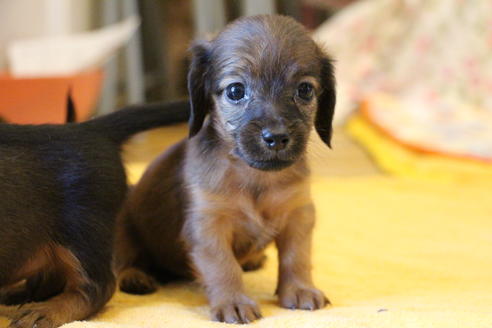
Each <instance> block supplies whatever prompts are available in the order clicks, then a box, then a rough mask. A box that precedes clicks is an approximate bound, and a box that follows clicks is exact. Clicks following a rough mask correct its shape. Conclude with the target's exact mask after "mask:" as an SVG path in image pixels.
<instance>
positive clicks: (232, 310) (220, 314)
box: [211, 295, 261, 324]
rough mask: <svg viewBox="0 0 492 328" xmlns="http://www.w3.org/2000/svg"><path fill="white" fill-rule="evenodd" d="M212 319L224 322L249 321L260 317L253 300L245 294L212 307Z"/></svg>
mask: <svg viewBox="0 0 492 328" xmlns="http://www.w3.org/2000/svg"><path fill="white" fill-rule="evenodd" d="M211 312H212V320H214V321H221V322H226V323H240V324H243V323H250V322H252V321H255V320H256V319H260V318H261V312H260V309H259V308H258V305H257V304H256V302H255V301H253V300H252V299H250V298H249V297H247V296H245V295H241V296H240V297H237V298H235V299H234V300H230V301H229V302H226V303H222V304H219V305H216V306H214V307H212V310H211Z"/></svg>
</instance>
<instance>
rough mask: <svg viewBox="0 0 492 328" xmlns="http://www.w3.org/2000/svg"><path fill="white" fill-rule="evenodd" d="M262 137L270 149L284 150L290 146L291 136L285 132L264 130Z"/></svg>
mask: <svg viewBox="0 0 492 328" xmlns="http://www.w3.org/2000/svg"><path fill="white" fill-rule="evenodd" d="M261 137H262V138H263V141H264V142H265V144H266V145H267V147H268V148H270V149H273V150H282V149H284V148H285V147H287V145H288V144H289V135H288V134H287V133H286V132H285V131H284V130H278V131H275V130H270V129H263V131H262V132H261Z"/></svg>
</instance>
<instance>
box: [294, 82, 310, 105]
mask: <svg viewBox="0 0 492 328" xmlns="http://www.w3.org/2000/svg"><path fill="white" fill-rule="evenodd" d="M297 96H298V97H299V98H301V99H303V100H306V101H309V100H311V99H313V96H314V87H313V85H312V84H311V83H308V82H302V83H301V84H299V86H298V87H297Z"/></svg>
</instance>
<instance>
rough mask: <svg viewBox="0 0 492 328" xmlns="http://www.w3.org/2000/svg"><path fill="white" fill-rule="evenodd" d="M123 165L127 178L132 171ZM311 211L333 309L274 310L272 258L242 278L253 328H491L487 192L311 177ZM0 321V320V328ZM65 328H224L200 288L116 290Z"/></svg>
mask: <svg viewBox="0 0 492 328" xmlns="http://www.w3.org/2000/svg"><path fill="white" fill-rule="evenodd" d="M142 169H143V167H142V166H137V167H133V169H132V170H131V173H133V174H132V177H133V179H135V178H137V177H138V175H139V173H140V172H141V171H142ZM312 189H313V194H314V199H315V202H316V205H317V209H318V224H317V228H316V232H315V237H314V238H315V240H314V280H315V282H316V284H317V286H318V287H319V288H321V289H322V290H324V291H325V293H326V295H327V296H328V297H329V298H330V299H331V301H332V303H333V306H330V307H328V308H326V309H324V310H320V311H315V312H307V311H292V310H286V309H281V308H280V307H278V306H277V304H276V298H275V296H274V295H273V293H274V289H275V283H276V272H277V270H276V265H277V261H276V258H275V250H274V249H273V248H270V249H269V250H268V260H267V263H266V267H265V268H263V269H261V270H259V271H257V272H252V273H246V274H244V280H245V285H246V291H247V292H248V294H249V295H251V296H252V297H254V298H255V299H257V300H258V301H259V303H260V306H261V309H262V312H263V315H264V319H262V320H259V321H257V322H255V323H254V324H251V326H253V327H282V328H283V327H292V328H294V327H295V328H300V327H306V328H313V327H330V328H341V327H357V328H359V327H375V328H376V327H377V328H385V327H388V328H398V327H418V328H423V327H467V328H468V327H469V328H481V327H483V328H490V327H492V259H491V257H492V255H491V254H492V252H491V248H492V202H491V201H490V190H491V189H490V186H483V185H476V184H467V183H459V184H458V183H455V182H428V181H422V180H415V179H413V180H411V179H402V178H389V177H367V178H343V179H342V178H337V179H326V178H318V177H313V185H312ZM6 324H7V321H6V320H3V319H0V327H5V326H6ZM65 327H67V328H69V327H70V328H90V327H94V328H95V327H100V328H106V327H107V328H113V327H128V328H130V327H132V328H133V327H135V328H137V327H139V328H141V327H149V328H150V327H163V328H177V327H180V328H181V327H190V328H191V327H197V328H198V327H199V328H204V327H232V326H230V325H225V324H221V323H214V322H211V321H209V315H208V306H207V302H206V299H205V296H204V294H203V291H202V290H201V288H200V287H199V286H198V285H196V284H194V283H176V284H170V285H166V286H163V287H162V288H160V289H159V291H158V292H157V293H155V294H152V295H149V296H133V295H127V294H123V293H120V292H118V293H117V294H116V295H115V296H114V298H113V299H112V300H111V302H110V303H109V304H108V305H107V306H106V307H105V309H104V311H103V312H102V313H100V314H98V315H97V316H95V317H94V318H92V319H91V320H90V321H86V322H75V323H71V324H68V325H66V326H65Z"/></svg>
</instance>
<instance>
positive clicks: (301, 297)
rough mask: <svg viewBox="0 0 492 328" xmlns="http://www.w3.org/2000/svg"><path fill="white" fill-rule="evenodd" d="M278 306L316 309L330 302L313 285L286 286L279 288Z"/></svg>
mask: <svg viewBox="0 0 492 328" xmlns="http://www.w3.org/2000/svg"><path fill="white" fill-rule="evenodd" d="M278 296H279V300H280V306H282V307H284V308H288V309H301V310H309V311H313V310H318V309H321V308H323V307H325V306H326V305H327V304H330V301H329V300H328V299H327V298H326V297H325V295H324V294H323V292H322V291H321V290H319V289H316V288H314V287H300V286H295V285H293V286H286V287H283V288H280V289H279V293H278Z"/></svg>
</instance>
